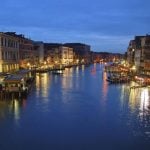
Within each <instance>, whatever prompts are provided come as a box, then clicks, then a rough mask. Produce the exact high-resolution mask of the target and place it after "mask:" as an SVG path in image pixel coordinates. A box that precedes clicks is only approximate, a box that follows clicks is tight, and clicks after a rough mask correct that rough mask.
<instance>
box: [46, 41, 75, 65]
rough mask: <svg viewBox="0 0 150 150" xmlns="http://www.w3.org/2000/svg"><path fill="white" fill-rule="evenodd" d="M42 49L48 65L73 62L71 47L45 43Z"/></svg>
mask: <svg viewBox="0 0 150 150" xmlns="http://www.w3.org/2000/svg"><path fill="white" fill-rule="evenodd" d="M44 51H45V56H44V58H45V61H46V63H47V64H48V65H49V66H56V65H71V64H73V48H70V47H66V46H63V45H62V44H58V43H45V44H44Z"/></svg>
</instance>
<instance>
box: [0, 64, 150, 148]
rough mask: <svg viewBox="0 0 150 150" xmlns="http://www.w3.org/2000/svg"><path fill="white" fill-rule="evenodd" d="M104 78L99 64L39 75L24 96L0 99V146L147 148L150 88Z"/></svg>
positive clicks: (149, 124) (149, 123)
mask: <svg viewBox="0 0 150 150" xmlns="http://www.w3.org/2000/svg"><path fill="white" fill-rule="evenodd" d="M105 79H106V73H105V72H103V65H102V64H97V65H91V66H88V67H85V66H81V67H75V68H69V69H66V70H65V72H64V74H63V75H54V74H50V73H43V74H37V76H36V82H35V84H34V85H33V87H32V90H31V91H30V93H29V95H28V97H27V99H23V100H13V101H12V100H11V101H0V150H42V149H43V150H100V149H101V150H131V149H132V150H133V149H135V150H149V149H150V88H141V89H132V90H130V84H109V83H108V82H107V81H106V80H105Z"/></svg>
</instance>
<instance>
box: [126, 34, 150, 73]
mask: <svg viewBox="0 0 150 150" xmlns="http://www.w3.org/2000/svg"><path fill="white" fill-rule="evenodd" d="M127 60H128V63H129V65H130V67H135V68H136V71H138V72H140V73H144V74H150V35H146V36H135V38H134V40H131V41H130V43H129V46H128V50H127Z"/></svg>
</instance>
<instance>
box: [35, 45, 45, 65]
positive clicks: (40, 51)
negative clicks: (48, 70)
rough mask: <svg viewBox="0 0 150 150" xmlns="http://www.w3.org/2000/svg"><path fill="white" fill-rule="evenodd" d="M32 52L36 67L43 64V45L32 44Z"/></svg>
mask: <svg viewBox="0 0 150 150" xmlns="http://www.w3.org/2000/svg"><path fill="white" fill-rule="evenodd" d="M34 50H35V51H36V64H35V65H36V67H38V66H40V64H42V63H43V62H44V43H43V42H34Z"/></svg>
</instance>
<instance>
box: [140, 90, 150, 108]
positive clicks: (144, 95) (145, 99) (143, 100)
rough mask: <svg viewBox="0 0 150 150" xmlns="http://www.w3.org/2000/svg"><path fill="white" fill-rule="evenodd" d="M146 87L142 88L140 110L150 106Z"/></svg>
mask: <svg viewBox="0 0 150 150" xmlns="http://www.w3.org/2000/svg"><path fill="white" fill-rule="evenodd" d="M149 101H150V99H149V93H148V88H146V89H142V92H141V104H140V110H142V111H144V110H146V109H148V107H149V106H150V102H149Z"/></svg>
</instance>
